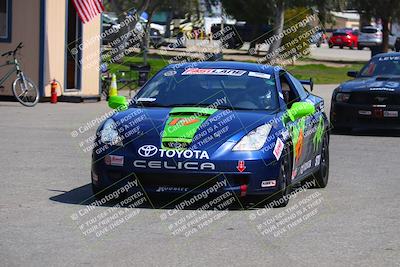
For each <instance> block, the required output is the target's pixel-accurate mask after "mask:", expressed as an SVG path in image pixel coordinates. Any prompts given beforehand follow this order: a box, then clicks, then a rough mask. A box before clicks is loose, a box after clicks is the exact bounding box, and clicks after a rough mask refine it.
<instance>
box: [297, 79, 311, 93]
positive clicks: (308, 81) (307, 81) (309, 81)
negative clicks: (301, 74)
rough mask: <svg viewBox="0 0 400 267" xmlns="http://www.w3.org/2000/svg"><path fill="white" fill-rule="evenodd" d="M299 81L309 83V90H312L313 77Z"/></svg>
mask: <svg viewBox="0 0 400 267" xmlns="http://www.w3.org/2000/svg"><path fill="white" fill-rule="evenodd" d="M299 82H300V83H301V84H306V85H309V86H310V90H311V91H312V90H314V82H313V79H312V78H310V79H309V80H299Z"/></svg>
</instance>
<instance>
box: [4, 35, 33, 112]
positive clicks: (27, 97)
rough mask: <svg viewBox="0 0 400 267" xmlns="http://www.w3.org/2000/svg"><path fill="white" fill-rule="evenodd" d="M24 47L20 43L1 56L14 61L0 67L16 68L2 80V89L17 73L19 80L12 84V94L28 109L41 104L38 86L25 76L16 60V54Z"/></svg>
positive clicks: (8, 61)
mask: <svg viewBox="0 0 400 267" xmlns="http://www.w3.org/2000/svg"><path fill="white" fill-rule="evenodd" d="M22 47H23V44H22V43H19V44H18V46H17V47H16V48H15V49H14V50H11V51H8V52H5V53H3V54H2V55H1V56H2V57H4V56H13V60H7V62H6V64H3V65H0V68H1V67H5V66H9V65H14V66H15V68H13V69H11V70H10V71H9V72H7V73H6V74H5V75H4V76H3V77H1V78H0V87H2V88H4V87H3V86H2V84H3V83H4V82H5V81H6V80H7V79H8V78H9V77H10V76H11V75H12V74H13V73H14V72H16V73H17V74H16V76H17V78H16V79H15V80H14V82H13V84H12V92H13V94H14V96H15V98H16V99H17V100H18V101H19V102H20V103H21V104H22V105H24V106H26V107H33V106H34V105H36V104H37V103H38V102H39V90H38V89H37V87H36V85H35V84H34V83H33V82H32V80H31V79H29V78H28V77H26V76H25V74H24V72H23V71H22V69H21V65H20V63H19V61H18V59H17V58H16V54H17V52H18V50H20V49H21V48H22Z"/></svg>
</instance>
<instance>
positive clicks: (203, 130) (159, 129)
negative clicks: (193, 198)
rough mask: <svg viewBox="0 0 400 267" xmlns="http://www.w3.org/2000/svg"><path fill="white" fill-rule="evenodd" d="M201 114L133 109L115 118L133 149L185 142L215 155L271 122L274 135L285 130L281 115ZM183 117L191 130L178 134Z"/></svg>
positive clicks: (230, 111)
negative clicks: (224, 147) (218, 150)
mask: <svg viewBox="0 0 400 267" xmlns="http://www.w3.org/2000/svg"><path fill="white" fill-rule="evenodd" d="M181 111H185V112H181ZM198 112H199V110H198V108H190V107H189V108H186V107H185V108H183V110H182V109H179V108H178V110H177V108H159V107H146V108H134V107H131V108H129V109H128V110H126V111H123V112H120V113H117V114H115V115H114V116H113V118H114V120H115V121H116V122H117V124H118V125H119V127H120V128H121V131H120V132H121V133H120V135H123V138H124V143H125V144H129V145H130V147H131V148H133V149H137V148H138V147H140V146H142V145H150V144H151V145H155V146H157V147H163V145H165V141H168V142H170V141H173V142H178V143H179V142H180V141H182V140H183V141H188V143H189V146H188V147H187V148H189V149H193V150H208V151H209V152H212V151H215V150H216V149H218V148H219V147H220V146H221V145H222V144H226V143H227V142H228V143H231V144H232V145H233V143H236V142H237V141H238V140H240V139H241V138H242V137H243V136H244V135H245V134H247V133H248V132H249V131H251V130H252V129H254V128H256V127H258V126H261V125H263V124H265V123H267V122H271V121H276V122H274V123H272V125H273V126H274V127H273V128H272V130H271V133H272V132H274V131H277V130H279V129H281V127H282V126H281V125H282V123H281V122H280V121H279V120H276V118H277V117H278V114H276V113H268V112H266V111H247V110H246V111H242V110H240V111H237V110H236V111H233V110H213V112H208V113H209V114H201V116H198V115H199V113H198ZM182 116H186V117H187V118H188V119H187V120H186V121H185V122H186V123H187V124H188V125H187V126H185V128H188V129H187V130H186V131H180V130H179V131H174V128H173V127H174V125H175V124H176V125H178V123H179V120H180V117H182ZM200 117H201V118H200ZM198 118H199V120H197V119H198ZM274 119H275V120H274ZM193 121H194V122H193ZM171 127H172V128H171ZM171 129H172V130H171ZM166 138H167V140H165V139H166ZM168 138H169V139H168ZM164 147H165V146H164ZM169 148H171V147H169Z"/></svg>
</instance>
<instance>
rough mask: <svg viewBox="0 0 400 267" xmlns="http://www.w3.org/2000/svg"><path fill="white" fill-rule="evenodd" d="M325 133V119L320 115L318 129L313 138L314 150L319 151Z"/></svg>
mask: <svg viewBox="0 0 400 267" xmlns="http://www.w3.org/2000/svg"><path fill="white" fill-rule="evenodd" d="M323 135H324V120H323V119H322V117H319V122H318V126H317V130H316V131H315V135H314V138H313V144H314V151H317V149H318V147H319V145H320V144H321V142H322V136H323Z"/></svg>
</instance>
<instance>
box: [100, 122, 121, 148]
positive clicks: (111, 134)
mask: <svg viewBox="0 0 400 267" xmlns="http://www.w3.org/2000/svg"><path fill="white" fill-rule="evenodd" d="M101 142H102V143H103V144H107V145H115V146H122V139H121V137H120V136H119V134H118V131H117V125H116V123H115V121H114V120H113V119H108V120H107V121H106V122H105V123H104V125H103V129H102V130H101Z"/></svg>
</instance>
